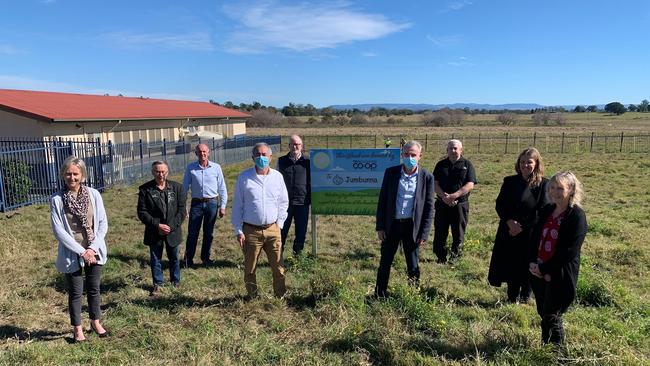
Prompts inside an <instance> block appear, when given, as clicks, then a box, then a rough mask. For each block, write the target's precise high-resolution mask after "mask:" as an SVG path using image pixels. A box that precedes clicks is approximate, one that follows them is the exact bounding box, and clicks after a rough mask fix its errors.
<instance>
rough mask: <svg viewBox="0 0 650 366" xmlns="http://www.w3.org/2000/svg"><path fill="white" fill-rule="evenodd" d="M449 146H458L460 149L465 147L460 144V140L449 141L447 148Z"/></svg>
mask: <svg viewBox="0 0 650 366" xmlns="http://www.w3.org/2000/svg"><path fill="white" fill-rule="evenodd" d="M449 145H458V146H460V147H463V143H462V142H460V140H458V139H451V140H449V141H447V146H449Z"/></svg>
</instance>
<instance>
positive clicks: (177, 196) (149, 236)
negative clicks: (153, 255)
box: [138, 180, 187, 247]
mask: <svg viewBox="0 0 650 366" xmlns="http://www.w3.org/2000/svg"><path fill="white" fill-rule="evenodd" d="M165 190H166V193H167V210H166V212H163V202H162V195H161V193H160V190H158V188H157V187H156V181H155V180H150V181H149V182H147V183H145V184H143V185H141V186H140V192H139V193H138V218H139V219H140V221H142V223H143V224H145V229H144V244H145V245H161V244H163V243H164V241H165V239H167V244H169V245H170V246H172V247H176V246H178V245H180V243H181V242H182V240H183V233H182V230H181V224H182V223H183V220H185V213H186V209H185V201H186V199H187V192H185V190H184V189H183V186H182V185H181V184H180V183H177V182H174V181H171V180H168V181H167V188H166V189H165ZM158 224H166V225H169V227H170V228H171V232H170V233H169V234H168V235H167V236H165V235H160V234H159V233H158Z"/></svg>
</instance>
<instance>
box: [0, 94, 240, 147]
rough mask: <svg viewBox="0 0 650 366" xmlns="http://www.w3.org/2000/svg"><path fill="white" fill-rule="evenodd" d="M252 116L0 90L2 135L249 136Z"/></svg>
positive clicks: (174, 104)
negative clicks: (248, 125) (247, 134)
mask: <svg viewBox="0 0 650 366" xmlns="http://www.w3.org/2000/svg"><path fill="white" fill-rule="evenodd" d="M247 118H250V115H248V114H246V113H242V112H240V111H237V110H233V109H229V108H225V107H222V106H218V105H215V104H212V103H208V102H194V101H183V100H166V99H153V98H144V97H139V98H133V97H123V96H109V95H91V94H72V93H58V92H45V91H32V90H12V89H0V137H36V138H46V137H63V138H100V139H101V140H102V141H109V140H111V141H113V142H114V143H127V142H132V141H138V140H140V139H142V140H143V141H145V142H155V141H162V139H167V140H168V141H176V140H178V139H180V138H182V137H183V136H184V135H187V134H188V133H193V134H201V133H203V134H208V135H209V134H210V133H212V134H214V135H218V134H219V135H222V136H224V137H232V136H237V135H243V134H245V133H246V119H247Z"/></svg>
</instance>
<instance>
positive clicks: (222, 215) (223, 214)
mask: <svg viewBox="0 0 650 366" xmlns="http://www.w3.org/2000/svg"><path fill="white" fill-rule="evenodd" d="M225 215H226V209H225V208H220V209H219V218H222V217H224V216H225Z"/></svg>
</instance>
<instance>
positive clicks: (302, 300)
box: [285, 293, 318, 310]
mask: <svg viewBox="0 0 650 366" xmlns="http://www.w3.org/2000/svg"><path fill="white" fill-rule="evenodd" d="M285 300H286V302H287V306H288V307H290V308H293V309H295V310H305V309H313V308H315V307H316V302H317V301H318V299H317V298H316V295H314V294H313V293H312V294H307V295H305V294H297V293H292V294H290V295H289V296H287V297H285Z"/></svg>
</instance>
